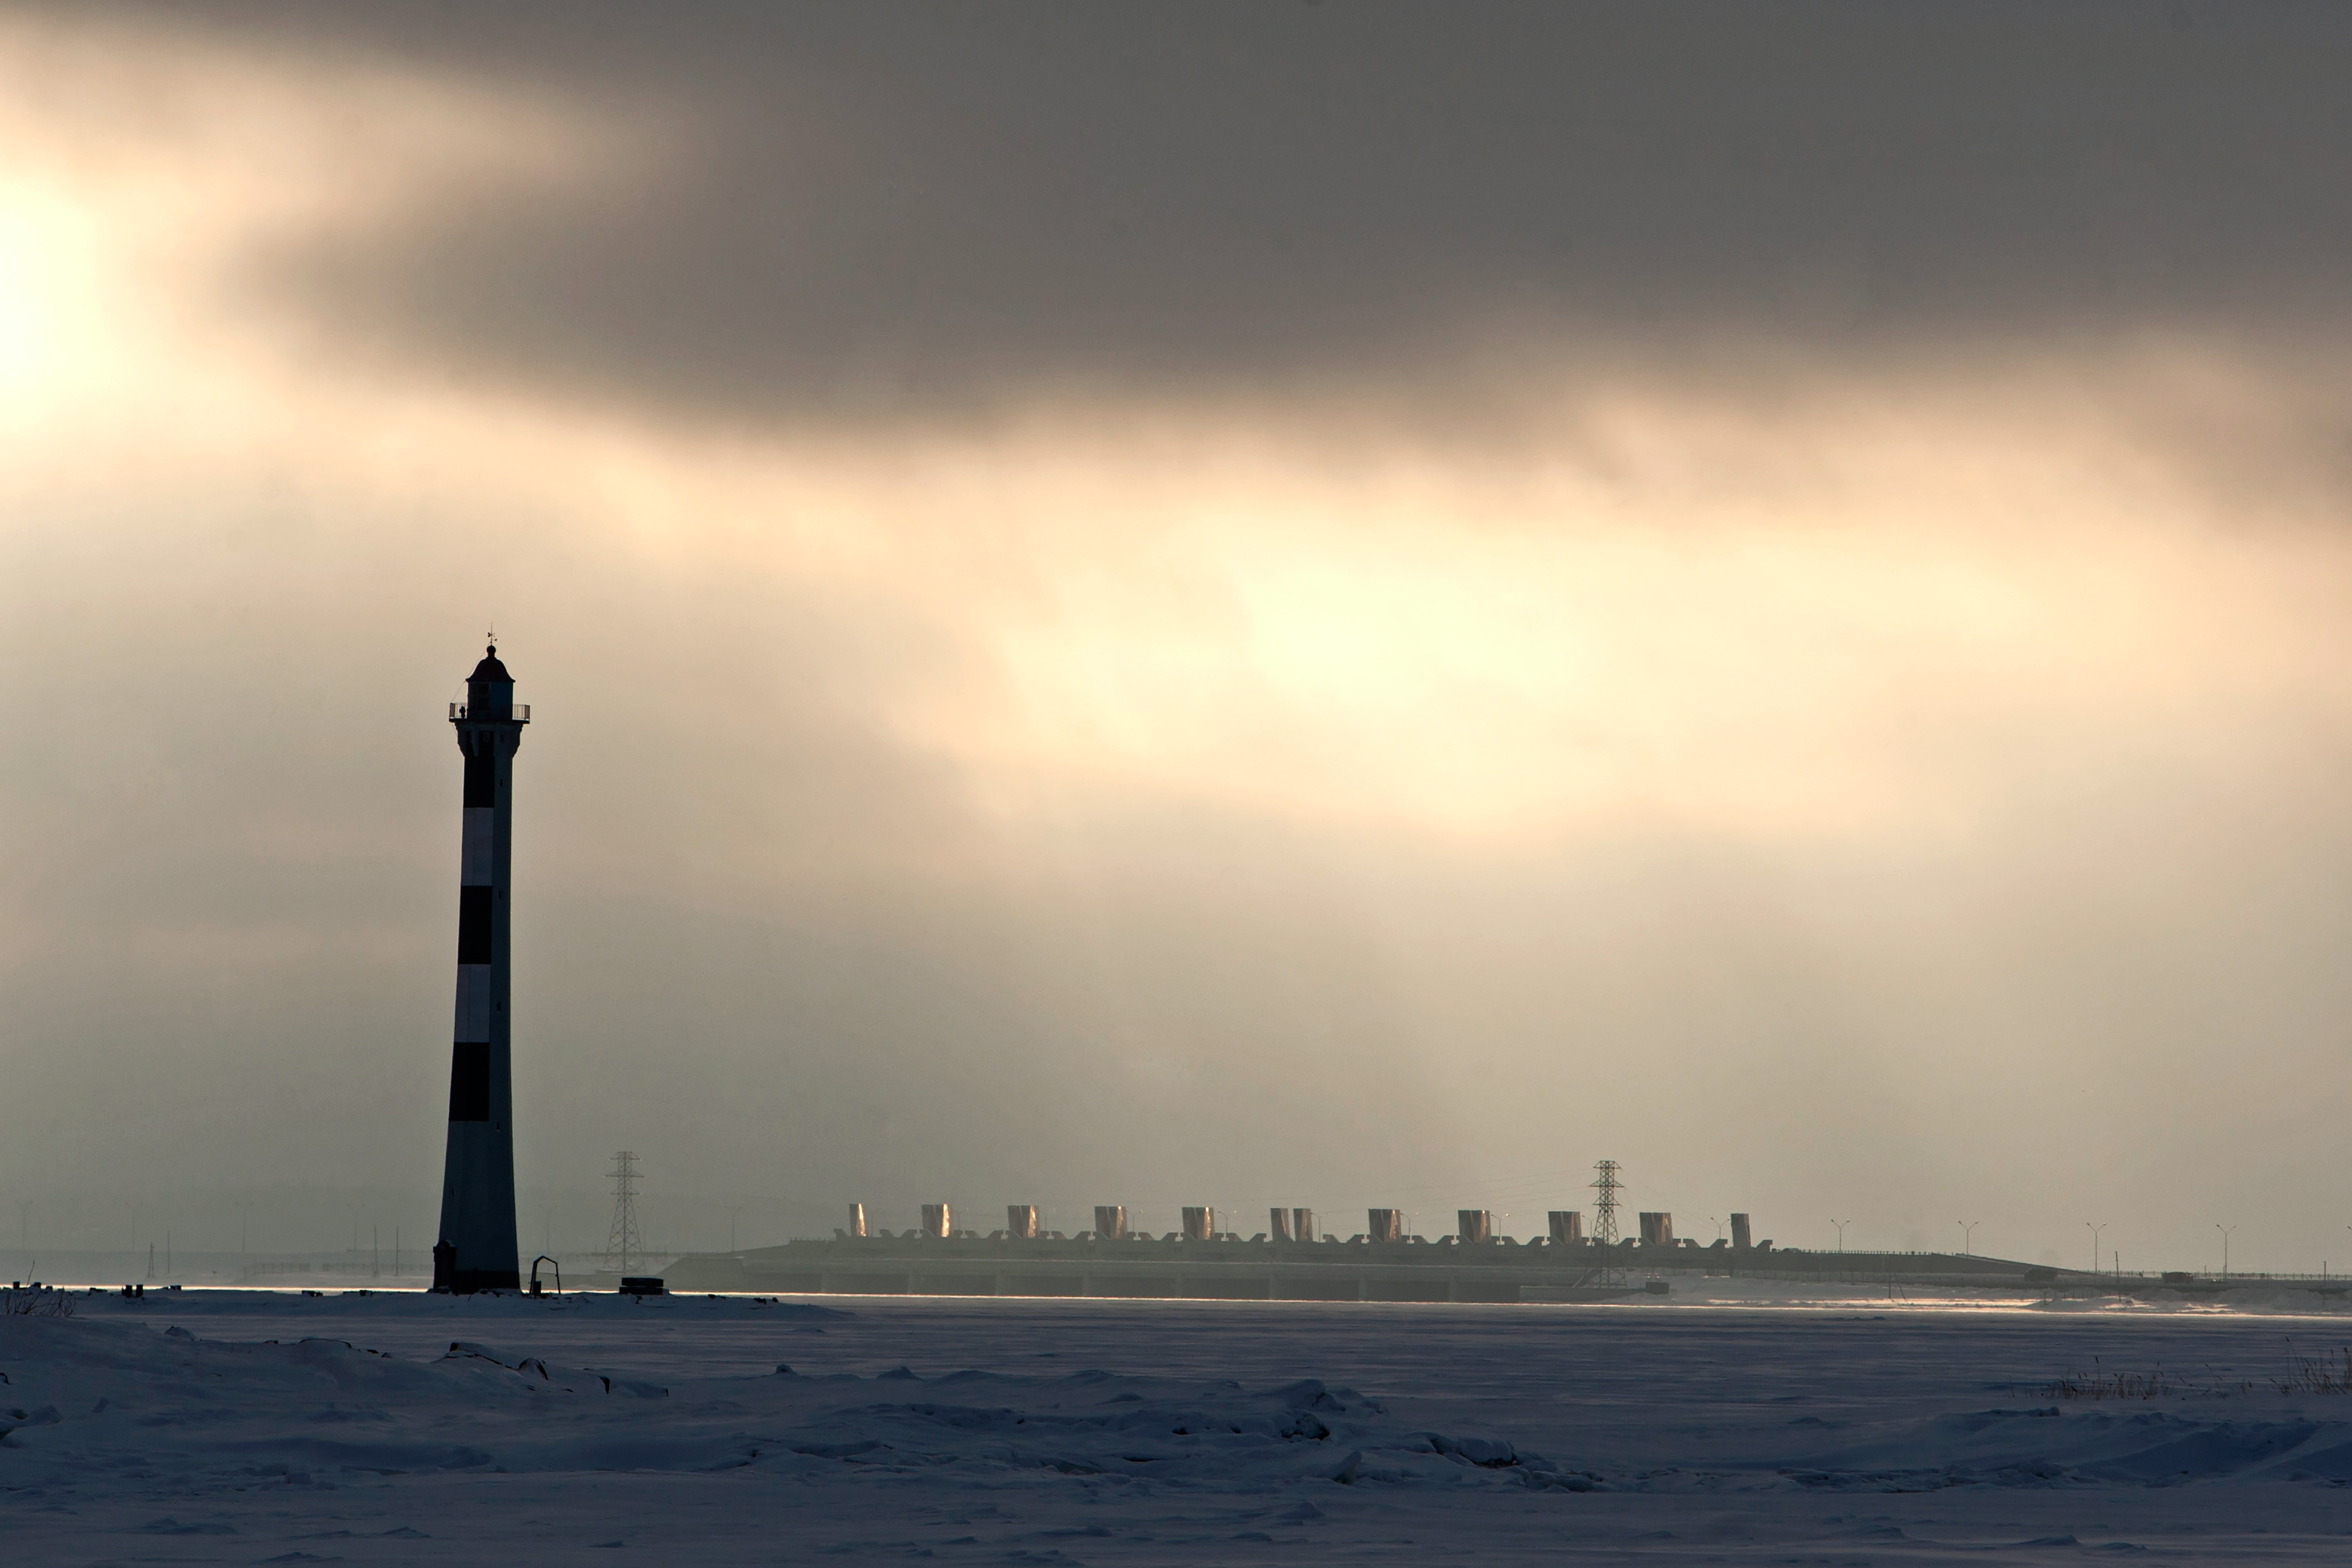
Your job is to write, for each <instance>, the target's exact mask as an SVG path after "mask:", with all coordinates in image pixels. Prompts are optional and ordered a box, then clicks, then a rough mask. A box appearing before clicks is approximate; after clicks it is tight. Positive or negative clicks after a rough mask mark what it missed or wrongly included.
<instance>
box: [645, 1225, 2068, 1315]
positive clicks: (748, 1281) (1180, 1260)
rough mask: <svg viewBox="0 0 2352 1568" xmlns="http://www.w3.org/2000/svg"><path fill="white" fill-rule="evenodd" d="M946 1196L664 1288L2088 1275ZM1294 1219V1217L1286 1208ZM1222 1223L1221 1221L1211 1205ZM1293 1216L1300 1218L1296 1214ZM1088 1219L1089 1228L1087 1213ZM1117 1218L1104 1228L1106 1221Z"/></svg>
mask: <svg viewBox="0 0 2352 1568" xmlns="http://www.w3.org/2000/svg"><path fill="white" fill-rule="evenodd" d="M947 1208H948V1205H945V1204H937V1205H925V1214H924V1219H925V1221H926V1224H925V1226H924V1228H922V1229H919V1230H909V1231H907V1232H905V1233H904V1234H903V1235H896V1236H894V1235H891V1234H890V1233H888V1232H887V1231H884V1232H877V1233H875V1234H871V1235H863V1236H853V1235H851V1234H850V1233H849V1232H848V1231H847V1230H842V1231H837V1232H835V1236H834V1237H833V1239H831V1240H805V1241H788V1242H785V1243H784V1244H783V1245H782V1246H780V1247H754V1248H750V1249H746V1250H743V1251H739V1252H729V1253H707V1254H689V1255H688V1256H685V1257H681V1258H678V1259H677V1261H676V1262H674V1263H672V1264H671V1265H670V1266H669V1267H668V1268H667V1270H666V1271H665V1272H666V1275H667V1279H668V1283H669V1287H670V1289H675V1290H709V1291H744V1292H751V1293H755V1294H767V1295H877V1296H878V1295H919V1296H1076V1297H1123V1298H1130V1299H1145V1298H1149V1299H1161V1300H1171V1299H1172V1300H1260V1301H1267V1300H1271V1301H1486V1302H1518V1301H1534V1302H1540V1301H1557V1302H1576V1301H1599V1300H1618V1299H1624V1298H1634V1297H1640V1296H1643V1295H1663V1294H1667V1293H1669V1292H1671V1290H1672V1289H1673V1286H1672V1283H1671V1281H1672V1280H1673V1279H1674V1278H1675V1276H1677V1275H1681V1276H1684V1277H1685V1278H1687V1277H1690V1276H1696V1275H1706V1274H1714V1275H1738V1276H1742V1277H1747V1278H1753V1279H1771V1280H1781V1281H1787V1282H1789V1283H1792V1284H1794V1283H1830V1282H1839V1283H1850V1284H1888V1285H1909V1286H1925V1287H1937V1286H1948V1287H1968V1286H1976V1287H2007V1288H2011V1289H2017V1288H2025V1289H2036V1288H2042V1287H2045V1286H2063V1285H2065V1284H2069V1283H2074V1282H2076V1281H2079V1280H2081V1279H2088V1278H2090V1277H2089V1276H2086V1275H2081V1274H2078V1273H2076V1272H2075V1271H2074V1270H2067V1269H2053V1268H2035V1267H2032V1266H2031V1265H2027V1264H2023V1263H2016V1262H2011V1261H2008V1260H2005V1259H2001V1258H1978V1257H1970V1256H1963V1255H1958V1254H1952V1253H1929V1252H1810V1251H1802V1250H1799V1249H1796V1248H1780V1247H1775V1246H1774V1245H1773V1244H1772V1243H1771V1242H1769V1241H1765V1242H1762V1243H1759V1244H1755V1245H1747V1244H1746V1242H1747V1234H1748V1229H1749V1226H1748V1216H1747V1215H1735V1216H1734V1218H1735V1220H1736V1221H1737V1222H1738V1224H1737V1226H1736V1227H1735V1235H1736V1236H1738V1237H1739V1241H1740V1243H1741V1244H1740V1245H1734V1244H1733V1243H1732V1242H1731V1241H1730V1240H1720V1241H1717V1242H1714V1243H1712V1244H1711V1245H1708V1246H1704V1247H1702V1246H1700V1245H1699V1244H1698V1243H1697V1242H1696V1241H1695V1240H1691V1239H1688V1238H1685V1239H1683V1240H1681V1241H1676V1240H1675V1239H1674V1238H1673V1226H1672V1218H1671V1216H1670V1215H1654V1216H1644V1217H1645V1219H1646V1220H1648V1222H1649V1223H1648V1224H1647V1225H1646V1226H1645V1227H1644V1228H1645V1229H1646V1230H1648V1231H1649V1233H1650V1236H1651V1237H1652V1239H1648V1240H1644V1241H1633V1240H1627V1241H1622V1242H1614V1243H1610V1242H1600V1241H1595V1240H1592V1239H1590V1238H1588V1237H1585V1236H1584V1235H1583V1234H1582V1226H1581V1225H1580V1224H1579V1223H1576V1222H1578V1221H1580V1219H1581V1215H1580V1214H1578V1213H1577V1212H1575V1211H1561V1212H1559V1213H1556V1214H1554V1215H1550V1216H1549V1220H1550V1224H1549V1229H1550V1232H1551V1234H1550V1235H1549V1236H1546V1237H1538V1238H1537V1239H1535V1240H1531V1241H1526V1242H1520V1241H1517V1240H1514V1239H1513V1238H1511V1237H1507V1236H1498V1235H1496V1234H1495V1231H1494V1219H1495V1217H1496V1216H1494V1215H1492V1214H1490V1213H1488V1212H1487V1211H1486V1210H1481V1209H1465V1210H1463V1211H1462V1213H1461V1215H1460V1216H1459V1217H1460V1226H1459V1228H1458V1231H1457V1234H1455V1235H1454V1236H1448V1237H1440V1238H1439V1239H1437V1240H1436V1241H1428V1240H1425V1239H1423V1237H1417V1236H1406V1235H1403V1234H1402V1231H1401V1229H1400V1228H1399V1227H1398V1225H1397V1220H1398V1217H1399V1215H1400V1214H1401V1211H1399V1210H1394V1209H1374V1210H1371V1211H1370V1213H1369V1214H1368V1215H1367V1216H1366V1220H1367V1223H1366V1228H1365V1229H1364V1230H1363V1231H1362V1232H1360V1233H1358V1234H1356V1235H1353V1236H1350V1237H1348V1238H1347V1239H1345V1240H1341V1239H1339V1237H1334V1236H1329V1235H1325V1236H1323V1237H1320V1238H1319V1239H1316V1238H1313V1221H1312V1211H1310V1210H1305V1209H1297V1210H1289V1211H1275V1212H1276V1213H1280V1214H1282V1215H1283V1220H1282V1223H1281V1224H1279V1225H1270V1226H1269V1227H1268V1229H1267V1230H1266V1231H1265V1232H1261V1233H1259V1234H1257V1235H1255V1236H1252V1237H1247V1238H1244V1237H1241V1236H1239V1235H1237V1234H1235V1233H1234V1232H1232V1231H1229V1230H1220V1229H1217V1228H1216V1227H1215V1226H1214V1224H1213V1221H1208V1220H1205V1219H1204V1217H1203V1216H1205V1215H1208V1214H1209V1213H1210V1211H1208V1210H1206V1209H1187V1210H1185V1211H1184V1213H1183V1218H1184V1221H1185V1224H1184V1226H1182V1227H1181V1228H1180V1229H1178V1230H1175V1231H1171V1232H1169V1233H1167V1234H1166V1235H1164V1236H1161V1237H1152V1236H1150V1235H1149V1234H1148V1233H1143V1232H1139V1231H1134V1230H1129V1229H1128V1228H1127V1215H1128V1211H1127V1210H1126V1209H1125V1208H1124V1206H1122V1205H1102V1206H1100V1207H1097V1209H1096V1210H1095V1213H1096V1214H1097V1215H1099V1216H1103V1219H1104V1220H1107V1221H1109V1222H1110V1224H1106V1225H1105V1226H1104V1227H1103V1228H1101V1229H1098V1230H1093V1231H1081V1232H1080V1233H1079V1234H1078V1235H1076V1237H1064V1236H1062V1235H1061V1234H1060V1233H1058V1232H1047V1233H1044V1234H1039V1233H1038V1232H1037V1231H1036V1230H1035V1228H1034V1226H1035V1223H1036V1222H1035V1220H1034V1212H1035V1211H1034V1207H1032V1206H1031V1205H1014V1207H1013V1210H1012V1211H1011V1213H1012V1217H1013V1223H1012V1224H1011V1225H1009V1226H1007V1228H1005V1229H1003V1230H998V1231H994V1232H992V1233H991V1234H990V1235H987V1236H982V1235H980V1234H979V1233H978V1232H976V1231H972V1230H956V1229H954V1228H953V1227H952V1226H950V1224H948V1223H947V1221H948V1213H947ZM1294 1216H1296V1217H1294ZM1218 1217H1223V1215H1219V1216H1218ZM1300 1220H1305V1221H1306V1222H1307V1223H1306V1225H1305V1226H1301V1225H1300V1223H1299V1221H1300ZM1098 1223H1101V1222H1099V1221H1098ZM1114 1225H1115V1226H1116V1227H1117V1228H1112V1226H1114Z"/></svg>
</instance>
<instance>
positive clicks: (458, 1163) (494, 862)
mask: <svg viewBox="0 0 2352 1568" xmlns="http://www.w3.org/2000/svg"><path fill="white" fill-rule="evenodd" d="M449 722H450V723H451V724H452V725H453V726H454V727H455V728H456V729H457V750H458V751H459V752H463V753H464V754H465V758H466V806H465V818H466V830H465V849H464V853H463V856H462V857H461V868H460V870H459V872H458V875H457V1029H456V1031H455V1035H454V1038H453V1043H452V1044H451V1046H450V1049H449V1151H448V1154H447V1156H446V1160H445V1162H444V1163H443V1165H442V1167H441V1235H440V1239H439V1240H438V1241H436V1243H435V1244H434V1247H433V1289H436V1290H450V1291H455V1292H457V1294H459V1295H467V1294H470V1293H472V1292H473V1291H476V1290H513V1289H519V1288H520V1284H521V1279H520V1272H519V1270H518V1268H517V1262H518V1252H517V1249H516V1247H515V1186H514V1084H513V1073H512V1070H511V1065H510V1063H511V1058H510V1052H509V1042H510V1041H511V1039H512V1028H513V1019H514V1016H513V1011H512V1009H511V1007H510V1006H509V996H508V955H509V951H510V950H509V943H508V936H507V933H508V925H509V914H510V905H509V900H508V898H507V893H508V889H509V881H510V876H509V872H510V868H511V866H512V860H513V848H514V756H515V751H516V749H517V748H518V747H520V745H521V744H522V727H523V726H524V725H525V724H528V723H530V708H529V707H528V706H519V705H518V704H517V703H516V701H515V700H514V678H513V677H512V676H510V675H509V674H508V673H507V667H506V666H505V665H503V664H501V663H499V650H498V646H497V645H496V644H495V643H493V644H492V645H491V646H490V648H489V650H488V653H487V654H486V655H485V656H484V658H483V659H482V662H481V663H479V664H478V665H476V666H475V667H474V673H473V674H472V675H470V676H468V677H467V679H466V700H465V701H464V702H462V703H458V702H453V703H451V704H450V705H449Z"/></svg>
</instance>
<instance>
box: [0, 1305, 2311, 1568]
mask: <svg viewBox="0 0 2352 1568" xmlns="http://www.w3.org/2000/svg"><path fill="white" fill-rule="evenodd" d="M75 1309H76V1310H75V1312H74V1315H73V1316H71V1317H69V1318H51V1317H26V1316H13V1317H6V1318H0V1374H5V1378H6V1382H5V1384H0V1426H7V1427H9V1428H11V1429H10V1430H8V1431H7V1433H6V1436H5V1438H0V1556H5V1559H6V1560H7V1561H10V1562H19V1561H21V1562H27V1563H31V1562H42V1563H114V1562H121V1563H133V1562H139V1563H257V1562H258V1563H317V1562H334V1561H341V1562H351V1563H391V1562H399V1563H426V1562H431V1563H470V1562H474V1561H485V1562H487V1561H490V1560H493V1559H496V1560H499V1561H505V1562H515V1561H522V1562H545V1561H570V1560H574V1559H582V1560H585V1561H591V1562H601V1561H605V1560H606V1559H604V1557H602V1556H601V1555H598V1556H595V1557H584V1555H583V1554H585V1553H588V1552H597V1551H598V1549H600V1548H601V1549H606V1550H612V1549H617V1550H619V1551H621V1552H628V1553H634V1554H635V1555H636V1556H638V1557H640V1558H651V1559H652V1560H655V1561H660V1562H696V1563H738V1562H750V1563H778V1562H800V1561H806V1560H814V1559H815V1558H818V1557H832V1556H842V1557H846V1558H848V1559H850V1560H853V1561H855V1560H861V1559H875V1560H886V1559H887V1560H893V1561H895V1560H898V1559H902V1558H907V1557H910V1556H912V1557H932V1558H936V1559H944V1560H948V1561H961V1562H970V1563H1139V1562H1149V1563H1253V1562H1270V1561H1275V1560H1283V1561H1299V1560H1334V1561H1348V1562H1364V1561H1386V1562H1399V1563H1423V1562H1433V1561H1464V1562H1478V1563H1491V1562H1509V1561H1518V1560H1528V1561H1543V1562H1594V1563H1619V1562H1627V1561H1642V1562H1649V1561H1652V1560H1659V1561H1683V1562H1692V1563H1699V1562H1706V1563H1789V1562H1801V1563H1961V1562H1966V1563H2053V1562H2063V1561H2069V1560H2073V1559H2076V1558H2081V1557H2097V1558H2102V1559H2104V1558H2108V1557H2134V1558H2138V1559H2142V1560H2147V1561H2165V1560H2169V1561H2174V1562H2182V1563H2233V1562H2249V1563H2252V1562H2262V1563H2276V1562H2308V1563H2352V1394H2336V1393H2326V1392H2312V1391H2308V1390H2305V1391H2298V1392H2291V1393H2281V1392H2279V1390H2278V1389H2277V1388H2276V1387H2275V1386H2274V1380H2277V1379H2291V1377H2292V1374H2293V1373H2294V1370H2295V1368H2296V1366H2297V1358H2298V1357H2305V1358H2308V1357H2315V1356H2317V1355H2319V1354H2320V1353H2322V1352H2335V1351H2336V1348H2337V1347H2338V1346H2339V1345H2340V1344H2342V1343H2343V1342H2344V1341H2345V1340H2346V1339H2347V1338H2352V1334H2347V1333H2346V1332H2345V1331H2344V1330H2345V1327H2346V1325H2344V1323H2343V1321H2342V1320H2341V1319H2336V1320H2329V1319H2321V1318H2308V1319H2305V1318H2294V1317H2290V1316H2285V1315H2282V1314H2280V1313H2278V1312H2276V1311H2272V1312H2268V1313H2247V1312H2240V1311H2215V1310H2204V1311H2198V1312H2186V1313H2184V1312H2167V1311H2154V1310H2147V1309H2145V1308H2141V1309H2136V1310H2086V1309H2084V1308H2083V1307H2081V1306H2079V1305H2077V1306H2066V1307H2058V1308H2052V1307H2048V1306H2043V1305H2040V1304H2037V1303H2032V1302H2012V1303H2008V1304H1998V1303H1991V1302H1987V1301H1976V1302H1971V1303H1967V1304H1958V1303H1921V1302H1917V1301H1913V1302H1907V1303H1906V1302H1887V1301H1877V1302H1861V1301H1854V1300H1843V1301H1839V1300H1819V1299H1818V1297H1817V1299H1816V1300H1815V1302H1814V1304H1811V1305H1806V1304H1801V1303H1800V1302H1798V1301H1796V1300H1777V1301H1771V1302H1768V1303H1764V1304H1757V1303H1756V1302H1754V1301H1753V1300H1750V1301H1749V1302H1748V1303H1747V1304H1741V1305H1710V1304H1700V1303H1694V1302H1691V1301H1689V1300H1686V1299H1684V1300H1677V1301H1675V1302H1674V1303H1654V1302H1646V1301H1645V1302H1641V1303H1638V1304H1630V1305H1624V1306H1601V1307H1533V1306H1531V1307H1468V1306H1376V1305H1345V1306H1321V1305H1312V1304H1299V1303H1277V1302H1220V1303H1209V1302H1198V1303H1186V1302H1142V1301H1068V1300H1062V1301H1039V1300H944V1299H914V1298H855V1299H841V1298H835V1299H832V1300H828V1301H825V1302H824V1303H822V1304H819V1303H813V1302H793V1301H784V1302H761V1301H754V1300H745V1299H740V1298H729V1299H717V1298H706V1297H689V1298H669V1299H667V1300H654V1301H646V1302H642V1303H639V1302H633V1301H628V1300H620V1299H617V1298H614V1297H610V1296H598V1297H588V1298H580V1297H573V1298H567V1299H564V1300H561V1301H546V1300H541V1301H532V1300H524V1299H516V1298H508V1299H498V1300H483V1299H476V1300H450V1299H447V1298H430V1297H425V1296H421V1295H415V1294H384V1293H381V1292H379V1293H374V1294H370V1295H365V1296H361V1295H356V1294H354V1295H341V1296H336V1295H329V1296H317V1297H305V1296H301V1295H281V1294H268V1293H261V1292H236V1291H182V1292H173V1293H170V1294H164V1293H151V1294H149V1295H148V1296H147V1297H146V1298H145V1299H144V1300H140V1301H126V1300H121V1299H119V1298H116V1297H111V1296H107V1297H78V1298H75ZM453 1346H456V1347H458V1348H455V1349H453V1348H452V1347H453ZM786 1369H789V1370H786ZM2111 1373H2126V1374H2148V1373H2158V1374H2161V1375H2162V1376H2163V1377H2164V1378H2165V1379H2166V1380H2168V1384H2175V1385H2177V1388H2175V1389H2174V1390H2173V1391H2168V1392H2165V1393H2163V1394H2159V1395H2158V1396H2157V1397H2154V1398H2146V1399H2142V1398H2132V1399H2123V1400H2117V1399H2091V1398H2079V1397H2078V1398H2067V1397H2062V1396H2061V1395H2060V1394H2057V1393H2055V1392H2053V1386H2052V1385H2053V1383H2055V1382H2056V1381H2057V1380H2059V1379H2062V1378H2064V1377H2067V1376H2068V1375H2070V1374H2088V1375H2091V1376H2097V1375H2100V1374H2111ZM20 1413H21V1414H20Z"/></svg>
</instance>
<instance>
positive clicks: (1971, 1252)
mask: <svg viewBox="0 0 2352 1568" xmlns="http://www.w3.org/2000/svg"><path fill="white" fill-rule="evenodd" d="M1952 1223H1953V1224H1954V1225H1956V1226H1959V1227H1960V1256H1961V1257H1962V1258H1973V1257H1975V1256H1976V1240H1977V1226H1980V1225H1982V1224H1984V1221H1982V1220H1980V1219H1956V1220H1954V1221H1953V1222H1952Z"/></svg>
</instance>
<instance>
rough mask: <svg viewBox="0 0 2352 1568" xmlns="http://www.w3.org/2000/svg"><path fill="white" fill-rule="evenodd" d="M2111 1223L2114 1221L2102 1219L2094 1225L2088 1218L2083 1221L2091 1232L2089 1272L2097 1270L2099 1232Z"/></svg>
mask: <svg viewBox="0 0 2352 1568" xmlns="http://www.w3.org/2000/svg"><path fill="white" fill-rule="evenodd" d="M2112 1223H2114V1222H2113V1221H2110V1220H2104V1219H2103V1220H2101V1221H2100V1222H2099V1223H2098V1224H2096V1225H2092V1224H2091V1222H2090V1221H2089V1220H2084V1222H2083V1224H2084V1226H2088V1227H2089V1229H2090V1232H2091V1272H2092V1273H2094V1274H2096V1273H2097V1272H2098V1271H2099V1232H2101V1231H2103V1230H2105V1229H2106V1228H2107V1226H2109V1225H2111V1224H2112Z"/></svg>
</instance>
